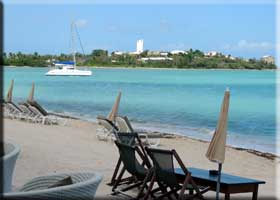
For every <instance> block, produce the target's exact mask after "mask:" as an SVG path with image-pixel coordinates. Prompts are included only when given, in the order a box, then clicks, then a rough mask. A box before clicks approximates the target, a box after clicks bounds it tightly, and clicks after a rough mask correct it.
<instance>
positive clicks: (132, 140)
mask: <svg viewBox="0 0 280 200" xmlns="http://www.w3.org/2000/svg"><path fill="white" fill-rule="evenodd" d="M117 135H118V137H117V139H118V141H119V142H120V143H122V144H126V145H129V146H135V144H136V140H137V137H138V135H137V133H122V132H118V133H117Z"/></svg>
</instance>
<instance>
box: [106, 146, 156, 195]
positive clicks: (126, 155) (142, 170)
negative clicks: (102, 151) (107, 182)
mask: <svg viewBox="0 0 280 200" xmlns="http://www.w3.org/2000/svg"><path fill="white" fill-rule="evenodd" d="M115 144H116V146H117V147H118V149H119V153H120V159H121V161H122V163H123V165H124V167H123V169H122V170H121V173H120V174H119V176H118V178H117V180H116V181H115V182H114V185H113V188H112V192H113V193H112V195H116V194H119V193H122V194H125V195H127V194H126V193H124V192H126V191H128V190H131V189H133V188H135V187H140V190H139V193H138V195H137V198H139V197H140V196H141V194H142V192H143V190H144V188H148V186H147V182H148V181H149V180H150V178H151V174H152V173H151V170H150V168H149V160H148V157H146V156H145V155H144V154H143V153H142V152H141V150H140V149H139V148H138V147H137V146H134V147H133V146H130V145H127V144H123V143H120V142H118V141H115ZM137 155H138V156H139V158H140V159H141V160H142V162H143V163H142V164H140V162H139V161H138V159H137ZM125 171H127V172H128V173H129V174H130V175H131V176H132V177H133V178H134V181H131V182H129V183H130V184H129V185H128V186H127V187H125V188H121V189H120V190H117V187H118V186H120V182H121V179H122V176H123V174H124V173H125ZM137 198H136V199H137Z"/></svg>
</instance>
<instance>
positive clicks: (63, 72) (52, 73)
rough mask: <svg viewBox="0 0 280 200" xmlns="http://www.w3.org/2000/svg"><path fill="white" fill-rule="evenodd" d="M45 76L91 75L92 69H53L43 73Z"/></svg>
mask: <svg viewBox="0 0 280 200" xmlns="http://www.w3.org/2000/svg"><path fill="white" fill-rule="evenodd" d="M45 75H46V76H91V75H92V71H89V70H76V69H75V70H59V69H53V70H50V71H49V72H47V73H46V74H45Z"/></svg>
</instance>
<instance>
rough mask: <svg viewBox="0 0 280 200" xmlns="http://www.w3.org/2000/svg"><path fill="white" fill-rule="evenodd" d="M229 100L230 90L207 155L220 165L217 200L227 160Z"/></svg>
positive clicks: (225, 98)
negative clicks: (222, 172)
mask: <svg viewBox="0 0 280 200" xmlns="http://www.w3.org/2000/svg"><path fill="white" fill-rule="evenodd" d="M229 98H230V92H229V89H227V90H226V92H225V95H224V100H223V103H222V106H221V111H220V117H219V120H218V123H217V127H216V130H215V133H214V135H213V137H212V140H211V142H210V144H209V147H208V150H207V153H206V157H207V158H208V159H209V160H210V161H212V162H216V163H218V164H219V170H218V180H217V189H216V199H217V200H218V199H219V191H220V179H221V171H222V164H223V163H224V160H225V150H226V138H227V121H228V109H229Z"/></svg>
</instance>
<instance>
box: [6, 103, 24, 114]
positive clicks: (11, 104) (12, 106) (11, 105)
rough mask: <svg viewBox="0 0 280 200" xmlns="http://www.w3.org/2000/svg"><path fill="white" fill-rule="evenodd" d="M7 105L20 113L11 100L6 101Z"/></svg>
mask: <svg viewBox="0 0 280 200" xmlns="http://www.w3.org/2000/svg"><path fill="white" fill-rule="evenodd" d="M7 105H8V106H9V107H10V108H11V109H13V110H14V111H16V112H19V113H22V110H21V109H20V108H19V107H18V106H17V105H16V104H15V103H13V102H7Z"/></svg>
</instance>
